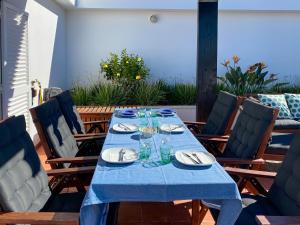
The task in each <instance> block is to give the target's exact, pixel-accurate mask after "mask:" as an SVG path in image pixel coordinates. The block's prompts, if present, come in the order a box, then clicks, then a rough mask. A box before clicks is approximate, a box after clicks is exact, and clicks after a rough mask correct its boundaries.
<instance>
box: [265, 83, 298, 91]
mask: <svg viewBox="0 0 300 225" xmlns="http://www.w3.org/2000/svg"><path fill="white" fill-rule="evenodd" d="M288 84H289V83H279V84H275V85H274V86H273V87H271V88H270V90H269V91H268V93H272V94H282V93H295V94H300V86H299V85H298V86H297V85H288Z"/></svg>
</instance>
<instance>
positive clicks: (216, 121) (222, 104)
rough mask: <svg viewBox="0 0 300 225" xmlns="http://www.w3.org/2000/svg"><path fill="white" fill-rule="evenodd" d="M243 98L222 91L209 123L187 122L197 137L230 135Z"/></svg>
mask: <svg viewBox="0 0 300 225" xmlns="http://www.w3.org/2000/svg"><path fill="white" fill-rule="evenodd" d="M242 101H243V98H241V97H237V96H235V95H232V94H230V93H228V92H224V91H221V92H220V93H219V95H218V98H217V100H216V102H215V104H214V106H213V109H212V111H211V113H210V115H209V117H208V119H207V122H185V124H186V125H187V127H188V128H189V129H190V130H191V131H192V133H194V134H195V135H228V134H229V133H230V131H231V128H232V125H233V123H234V121H235V118H236V115H237V113H238V111H239V106H240V105H241V104H242Z"/></svg>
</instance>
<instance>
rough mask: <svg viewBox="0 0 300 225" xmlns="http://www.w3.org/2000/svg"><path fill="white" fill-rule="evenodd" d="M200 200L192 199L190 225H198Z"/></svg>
mask: <svg viewBox="0 0 300 225" xmlns="http://www.w3.org/2000/svg"><path fill="white" fill-rule="evenodd" d="M199 212H200V201H199V200H192V225H199Z"/></svg>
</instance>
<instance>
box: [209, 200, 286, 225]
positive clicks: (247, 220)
mask: <svg viewBox="0 0 300 225" xmlns="http://www.w3.org/2000/svg"><path fill="white" fill-rule="evenodd" d="M242 205H243V210H242V212H241V214H240V216H239V218H238V219H237V221H236V222H235V225H257V222H256V220H255V217H256V215H268V216H280V213H279V211H278V210H277V209H276V208H275V207H274V206H273V205H272V203H271V202H269V200H268V199H267V198H266V197H264V196H259V195H256V196H254V195H249V194H242ZM210 211H211V213H212V215H213V217H214V219H215V220H217V218H218V215H219V211H218V210H216V209H210Z"/></svg>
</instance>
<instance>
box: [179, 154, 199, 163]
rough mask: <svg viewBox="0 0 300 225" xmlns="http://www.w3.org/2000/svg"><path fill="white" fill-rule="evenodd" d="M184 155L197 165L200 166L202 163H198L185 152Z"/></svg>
mask: <svg viewBox="0 0 300 225" xmlns="http://www.w3.org/2000/svg"><path fill="white" fill-rule="evenodd" d="M182 154H183V155H184V156H185V157H187V158H189V159H190V160H192V161H193V163H195V164H200V163H199V162H197V161H196V160H195V159H193V158H192V157H191V156H190V155H189V154H187V153H185V152H183V153H182Z"/></svg>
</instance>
